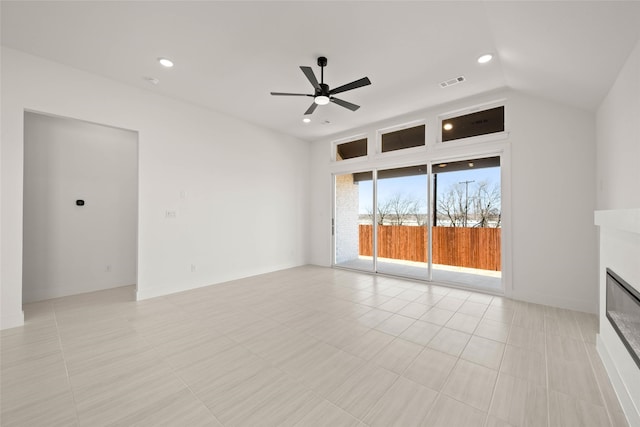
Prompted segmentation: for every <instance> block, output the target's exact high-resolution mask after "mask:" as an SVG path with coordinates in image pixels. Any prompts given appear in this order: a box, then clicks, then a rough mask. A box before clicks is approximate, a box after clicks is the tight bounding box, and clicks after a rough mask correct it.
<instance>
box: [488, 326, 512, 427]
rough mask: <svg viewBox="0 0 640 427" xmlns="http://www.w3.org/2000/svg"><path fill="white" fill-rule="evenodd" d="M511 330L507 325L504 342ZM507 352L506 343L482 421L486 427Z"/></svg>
mask: <svg viewBox="0 0 640 427" xmlns="http://www.w3.org/2000/svg"><path fill="white" fill-rule="evenodd" d="M512 330H513V329H512V328H511V325H509V333H508V334H507V339H506V341H507V342H508V341H509V337H510V336H511V331H512ZM506 352H507V343H506V342H505V343H504V350H503V351H502V357H501V358H500V365H499V366H498V375H497V376H496V383H495V384H494V385H493V392H492V393H491V401H490V402H489V409H488V410H487V416H486V418H485V421H484V426H485V427H487V425H488V424H489V417H490V416H491V409H493V402H494V400H495V397H496V389H497V388H498V381H500V376H501V375H504V373H503V372H502V364H503V363H504V355H505V353H506ZM496 418H498V419H501V418H500V417H497V416H496Z"/></svg>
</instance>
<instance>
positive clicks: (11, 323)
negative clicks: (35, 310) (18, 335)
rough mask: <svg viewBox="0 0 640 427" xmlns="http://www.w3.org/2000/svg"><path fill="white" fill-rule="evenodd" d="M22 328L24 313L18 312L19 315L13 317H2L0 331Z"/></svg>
mask: <svg viewBox="0 0 640 427" xmlns="http://www.w3.org/2000/svg"><path fill="white" fill-rule="evenodd" d="M19 326H24V311H22V310H20V313H18V314H14V315H13V316H2V323H0V329H2V330H4V329H11V328H17V327H19Z"/></svg>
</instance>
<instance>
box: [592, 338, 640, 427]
mask: <svg viewBox="0 0 640 427" xmlns="http://www.w3.org/2000/svg"><path fill="white" fill-rule="evenodd" d="M596 349H597V350H598V354H599V355H600V359H601V360H602V364H603V365H604V369H605V370H606V371H607V375H609V379H610V380H611V385H612V386H613V390H614V391H615V392H616V395H617V396H618V401H620V406H621V407H622V411H623V412H624V416H625V417H626V418H627V423H629V425H630V426H640V413H639V412H638V409H637V408H636V405H635V404H634V403H633V399H632V398H631V396H630V395H629V391H628V390H627V387H626V386H625V385H624V381H622V377H621V376H620V373H619V372H618V369H617V368H616V365H615V364H614V363H613V359H611V355H610V354H609V351H608V350H607V346H606V344H605V343H604V341H603V340H602V336H601V335H600V334H598V335H597V338H596Z"/></svg>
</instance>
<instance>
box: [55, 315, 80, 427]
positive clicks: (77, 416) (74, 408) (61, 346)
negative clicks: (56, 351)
mask: <svg viewBox="0 0 640 427" xmlns="http://www.w3.org/2000/svg"><path fill="white" fill-rule="evenodd" d="M52 311H53V321H54V323H55V325H56V335H57V337H58V345H59V346H60V353H61V354H62V360H63V362H64V372H65V375H66V377H67V384H68V385H69V393H71V400H72V401H73V413H74V414H75V415H76V425H77V426H78V427H79V426H80V416H79V415H78V404H77V402H76V395H75V391H74V390H73V386H72V385H71V377H70V376H69V367H68V366H67V358H66V357H65V353H64V346H63V345H62V337H61V335H60V327H59V326H58V314H57V312H56V308H55V304H52Z"/></svg>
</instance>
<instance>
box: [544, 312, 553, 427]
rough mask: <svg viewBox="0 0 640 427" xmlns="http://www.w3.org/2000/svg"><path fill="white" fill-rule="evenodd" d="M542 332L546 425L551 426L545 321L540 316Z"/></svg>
mask: <svg viewBox="0 0 640 427" xmlns="http://www.w3.org/2000/svg"><path fill="white" fill-rule="evenodd" d="M542 328H543V333H544V381H545V387H546V389H547V427H551V390H550V389H549V346H548V345H547V321H546V319H545V317H544V316H543V317H542Z"/></svg>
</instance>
